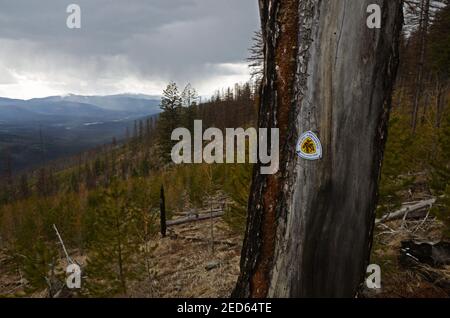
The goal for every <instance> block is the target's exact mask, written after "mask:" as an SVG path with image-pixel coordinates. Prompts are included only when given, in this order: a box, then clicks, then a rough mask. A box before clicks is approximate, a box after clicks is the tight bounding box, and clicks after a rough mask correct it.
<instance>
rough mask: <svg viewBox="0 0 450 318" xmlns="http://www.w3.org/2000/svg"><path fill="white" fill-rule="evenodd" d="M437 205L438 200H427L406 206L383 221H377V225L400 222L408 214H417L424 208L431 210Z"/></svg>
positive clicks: (386, 216)
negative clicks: (393, 221)
mask: <svg viewBox="0 0 450 318" xmlns="http://www.w3.org/2000/svg"><path fill="white" fill-rule="evenodd" d="M435 203H436V199H435V198H433V199H430V200H425V201H422V202H418V203H415V204H412V205H408V206H404V207H402V208H401V209H399V210H398V211H395V212H392V213H389V214H386V215H384V216H383V217H382V218H381V219H378V220H376V221H375V224H380V223H383V222H387V221H392V220H398V219H401V218H403V217H404V216H405V214H407V213H411V212H415V211H418V210H421V209H424V208H431V207H432V206H433V204H435Z"/></svg>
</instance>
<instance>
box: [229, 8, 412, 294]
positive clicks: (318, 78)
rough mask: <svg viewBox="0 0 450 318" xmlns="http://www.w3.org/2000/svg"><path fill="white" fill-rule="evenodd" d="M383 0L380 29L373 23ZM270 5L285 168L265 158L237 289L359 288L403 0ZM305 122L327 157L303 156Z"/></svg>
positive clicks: (275, 109) (272, 78) (264, 103)
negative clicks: (266, 169) (300, 143)
mask: <svg viewBox="0 0 450 318" xmlns="http://www.w3.org/2000/svg"><path fill="white" fill-rule="evenodd" d="M373 3H375V4H379V5H380V7H381V9H382V27H381V29H369V28H368V27H367V26H366V20H367V17H368V14H367V7H368V5H369V4H373ZM260 11H261V22H262V30H263V37H264V42H265V43H264V55H265V63H264V64H265V69H264V79H263V82H262V88H261V103H260V111H259V125H260V127H266V128H273V127H277V128H279V129H280V171H279V172H278V173H277V174H276V175H262V174H260V167H259V166H258V165H256V167H255V170H254V175H253V183H252V189H251V195H250V199H249V207H248V212H249V215H248V221H247V230H246V235H245V239H244V246H243V250H242V257H241V274H240V277H239V280H238V283H237V285H236V288H235V290H234V292H233V295H232V296H233V297H353V296H355V294H356V293H357V290H358V288H359V286H360V283H361V282H362V281H363V278H364V274H365V269H366V266H367V264H368V260H369V254H370V249H371V242H372V231H373V227H374V221H375V207H376V202H377V187H378V180H379V175H380V167H381V162H382V158H383V150H384V145H385V140H386V123H387V120H388V115H389V111H390V102H391V98H390V97H391V91H392V86H393V83H394V80H395V76H396V70H397V64H398V54H397V53H398V39H399V33H400V29H401V25H402V21H403V20H402V2H401V1H400V0H357V1H356V0H347V1H345V0H335V1H321V0H260ZM306 131H313V132H315V133H316V134H317V135H318V136H319V138H320V140H321V142H322V146H323V157H322V159H321V160H317V161H306V160H304V159H301V158H300V157H299V156H297V154H296V152H295V149H296V143H297V140H298V138H299V137H300V135H301V134H302V133H304V132H306ZM269 140H270V138H269Z"/></svg>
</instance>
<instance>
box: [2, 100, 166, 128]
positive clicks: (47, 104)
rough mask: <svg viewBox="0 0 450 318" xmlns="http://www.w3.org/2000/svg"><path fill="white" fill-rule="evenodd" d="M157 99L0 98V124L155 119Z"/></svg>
mask: <svg viewBox="0 0 450 318" xmlns="http://www.w3.org/2000/svg"><path fill="white" fill-rule="evenodd" d="M159 104H160V99H159V98H158V97H157V96H146V95H130V94H124V95H111V96H80V95H66V96H51V97H45V98H35V99H30V100H18V99H8V98H0V124H2V123H5V122H6V123H10V124H11V123H20V122H22V123H23V122H29V121H34V122H36V121H40V122H42V123H54V122H58V123H59V124H63V123H71V122H74V121H75V122H79V121H80V120H81V121H83V120H87V121H90V122H93V121H98V120H101V121H113V120H122V119H124V118H128V117H140V116H149V115H155V114H157V113H159V112H160V109H159Z"/></svg>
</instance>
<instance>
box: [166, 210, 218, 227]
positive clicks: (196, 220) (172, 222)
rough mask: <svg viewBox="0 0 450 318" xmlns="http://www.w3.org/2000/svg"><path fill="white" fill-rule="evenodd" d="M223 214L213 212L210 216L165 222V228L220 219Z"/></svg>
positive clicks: (195, 216)
mask: <svg viewBox="0 0 450 318" xmlns="http://www.w3.org/2000/svg"><path fill="white" fill-rule="evenodd" d="M224 214H225V213H224V212H222V211H221V212H213V213H210V214H204V215H193V216H190V217H186V218H180V219H177V220H172V221H167V222H166V224H167V226H174V225H181V224H186V223H192V222H198V221H204V220H209V219H215V218H219V217H222V216H223V215H224Z"/></svg>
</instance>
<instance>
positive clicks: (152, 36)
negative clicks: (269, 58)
mask: <svg viewBox="0 0 450 318" xmlns="http://www.w3.org/2000/svg"><path fill="white" fill-rule="evenodd" d="M71 3H75V4H78V5H80V7H81V10H82V11H81V13H82V28H81V29H80V30H70V29H68V28H67V27H66V19H67V16H68V14H67V13H66V8H67V6H68V5H69V4H71ZM258 23H259V19H258V9H257V1H256V0H129V1H122V0H95V1H94V0H71V1H62V0H39V1H37V0H36V1H32V0H28V1H25V0H0V58H1V60H0V61H2V62H0V63H2V64H0V69H3V68H6V69H7V71H8V72H9V73H8V74H13V75H14V74H15V75H16V78H19V79H20V78H22V79H24V78H25V79H26V81H25V80H24V81H25V82H27V81H28V82H27V83H29V80H30V79H33V78H37V79H38V80H39V81H40V82H39V83H40V84H41V85H47V86H49V85H52V83H53V82H55V83H56V84H58V85H59V87H57V88H54V89H55V90H57V91H58V90H71V89H72V90H75V91H76V90H82V88H83V86H97V87H96V88H97V89H98V90H108V89H109V88H108V87H109V86H108V85H112V86H111V89H112V90H114V89H113V87H114V85H113V84H112V83H114V81H118V80H121V81H123V82H124V83H125V84H124V85H125V86H129V85H131V86H133V81H134V82H138V81H139V80H142V81H144V82H145V81H147V82H148V83H153V84H154V86H155V87H159V86H161V83H163V82H165V81H168V80H176V81H179V82H182V83H184V82H187V81H191V82H193V83H194V84H195V83H196V82H198V84H199V85H200V86H201V85H202V83H208V82H209V85H211V84H212V82H214V81H216V82H217V84H218V85H220V82H221V81H223V79H224V78H228V79H231V78H232V77H233V76H236V78H239V76H241V77H242V74H243V72H246V70H245V69H244V68H243V67H242V65H240V66H239V65H238V64H237V63H242V62H243V61H244V59H245V57H246V56H247V48H248V47H249V45H250V38H251V36H252V32H253V31H255V30H256V29H257V28H258ZM33 74H34V75H33ZM4 77H5V78H4V79H3V81H0V85H1V84H2V82H5V81H6V79H7V78H9V77H10V76H8V77H7V76H4ZM127 78H129V79H130V81H128V82H127V83H126V79H127ZM11 83H13V81H11ZM108 83H109V84H108ZM116 86H117V85H116ZM150 86H151V85H150ZM117 89H121V88H120V87H117ZM131 89H133V88H132V87H131ZM91 90H95V89H94V88H93V87H91ZM3 91H4V89H3V90H1V89H0V93H3Z"/></svg>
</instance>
